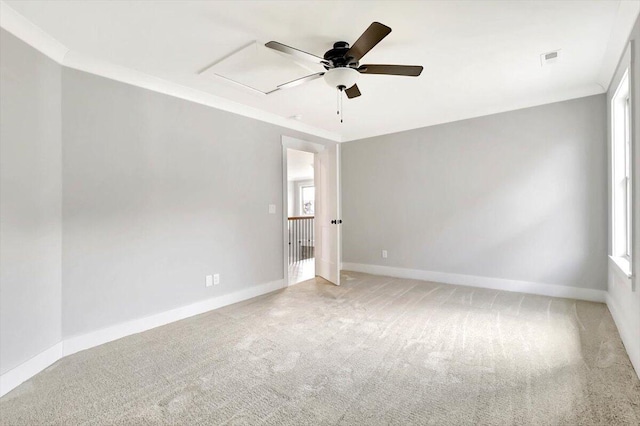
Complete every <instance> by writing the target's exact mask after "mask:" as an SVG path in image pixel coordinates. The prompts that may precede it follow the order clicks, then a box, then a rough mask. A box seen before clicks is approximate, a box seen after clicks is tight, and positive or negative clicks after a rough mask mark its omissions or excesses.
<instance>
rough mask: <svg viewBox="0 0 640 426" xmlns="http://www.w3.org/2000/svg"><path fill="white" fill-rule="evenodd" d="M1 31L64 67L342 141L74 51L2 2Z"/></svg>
mask: <svg viewBox="0 0 640 426" xmlns="http://www.w3.org/2000/svg"><path fill="white" fill-rule="evenodd" d="M0 27H2V28H3V29H5V30H6V31H8V32H10V33H11V34H13V35H14V36H16V37H18V38H19V39H21V40H22V41H24V42H25V43H27V44H28V45H30V46H31V47H33V48H35V49H37V50H39V51H40V52H42V53H43V54H45V55H47V56H48V57H50V58H51V59H53V60H54V61H56V62H58V63H59V64H60V65H62V66H64V67H67V68H72V69H75V70H79V71H84V72H88V73H90V74H94V75H98V76H101V77H105V78H109V79H111V80H116V81H119V82H122V83H126V84H131V85H133V86H136V87H141V88H143V89H147V90H152V91H154V92H158V93H162V94H165V95H169V96H173V97H176V98H180V99H184V100H187V101H191V102H195V103H198V104H202V105H206V106H210V107H212V108H216V109H220V110H223V111H228V112H231V113H234V114H238V115H242V116H245V117H249V118H253V119H256V120H259V121H264V122H266V123H271V124H275V125H276V126H281V127H285V128H288V129H292V130H296V131H299V132H303V133H307V134H310V135H314V136H318V137H321V138H325V139H329V140H331V141H334V142H340V141H341V137H340V135H338V134H336V133H333V132H329V131H327V130H323V129H320V128H317V127H314V126H311V125H309V124H306V123H302V122H300V121H297V120H292V119H290V118H285V117H281V116H279V115H277V114H274V113H271V112H267V111H264V110H261V109H258V108H254V107H250V106H247V105H244V104H241V103H239V102H234V101H231V100H229V99H226V98H222V97H220V96H216V95H214V94H212V93H208V92H204V91H201V90H197V89H193V88H190V87H186V86H183V85H181V84H177V83H173V82H171V81H168V80H164V79H162V78H159V77H155V76H152V75H149V74H146V73H143V72H140V71H135V70H133V69H130V68H126V67H122V66H119V65H115V64H112V63H110V62H107V61H103V60H100V59H97V58H93V57H91V56H89V55H85V54H82V53H80V52H76V51H72V50H70V49H69V48H68V47H66V46H65V45H63V44H62V43H60V42H59V41H58V40H56V39H54V38H53V37H51V36H50V35H49V34H47V33H46V32H45V31H43V30H42V29H41V28H40V27H38V26H37V25H35V24H34V23H32V22H31V21H29V20H28V19H27V18H25V17H24V16H22V15H20V14H19V13H18V12H16V11H15V10H14V9H12V8H11V6H9V5H7V4H6V3H5V2H3V1H0Z"/></svg>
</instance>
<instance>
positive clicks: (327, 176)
mask: <svg viewBox="0 0 640 426" xmlns="http://www.w3.org/2000/svg"><path fill="white" fill-rule="evenodd" d="M314 169H315V180H316V188H317V190H316V206H315V210H316V211H315V222H316V225H315V227H316V232H315V234H316V235H315V240H316V241H315V245H316V248H315V250H316V251H315V257H316V275H318V276H320V277H322V278H324V279H326V280H328V281H330V282H332V283H334V284H336V285H340V227H341V225H340V224H341V223H342V220H341V219H340V144H335V145H332V146H327V147H326V149H324V150H323V151H321V152H319V153H317V154H316V156H315V167H314Z"/></svg>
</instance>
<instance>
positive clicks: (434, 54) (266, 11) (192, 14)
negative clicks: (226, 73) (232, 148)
mask: <svg viewBox="0 0 640 426" xmlns="http://www.w3.org/2000/svg"><path fill="white" fill-rule="evenodd" d="M6 3H7V4H8V5H9V6H10V7H11V8H13V9H14V10H15V11H17V12H18V13H19V14H20V15H22V16H23V17H25V18H26V19H28V20H29V21H31V22H32V23H33V24H35V25H36V26H37V27H39V28H40V29H42V30H43V31H44V32H46V33H47V34H48V35H50V36H51V37H53V38H54V39H56V40H57V41H58V42H60V43H62V44H63V45H64V46H65V47H66V48H68V49H70V50H71V51H72V52H73V53H74V54H76V55H85V56H87V57H92V58H96V59H98V60H100V61H102V63H103V64H113V65H117V66H120V67H125V68H128V69H131V70H135V71H138V72H142V73H145V74H148V75H150V76H154V77H159V78H160V79H163V80H166V81H169V82H172V83H176V84H177V85H180V86H184V87H186V88H189V89H196V90H197V91H200V92H206V93H208V94H211V95H215V96H217V97H220V98H225V99H228V100H230V101H233V103H234V104H235V105H237V104H240V105H242V106H243V107H245V106H248V107H252V108H254V109H256V110H260V111H261V112H264V113H266V114H270V115H271V116H279V117H281V118H282V120H284V119H286V118H288V117H292V116H296V115H299V116H301V118H300V119H299V121H301V122H302V123H303V124H306V125H308V126H312V127H313V128H315V129H317V130H318V132H317V134H327V133H328V132H330V133H333V134H337V135H339V136H338V137H337V139H339V140H342V141H348V140H353V139H359V138H362V137H369V136H374V135H379V134H385V133H391V132H396V131H402V130H407V129H411V128H417V127H423V126H428V125H433V124H437V123H444V122H449V121H454V120H459V119H464V118H469V117H475V116H480V115H486V114H491V113H495V112H500V111H507V110H512V109H517V108H523V107H527V106H533V105H539V104H543V103H548V102H555V101H560V100H565V99H571V98H575V97H580V96H586V95H590V94H595V93H602V92H604V91H605V89H606V86H607V85H608V83H609V80H610V78H611V75H612V73H613V71H614V68H615V65H616V62H617V59H618V58H619V56H620V54H621V52H622V50H623V48H624V45H625V41H626V39H627V36H628V35H629V32H630V30H631V28H632V26H633V23H634V21H635V18H636V16H637V15H638V11H639V10H640V1H637V0H636V1H628V2H624V1H622V2H621V1H617V0H612V1H608V0H604V1H508V2H507V1H475V2H470V1H467V2H461V1H428V2H427V1H424V2H418V1H409V2H401V1H376V2H359V1H341V2H329V1H311V2H308V1H255V2H251V1H228V2H227V1H97V0H92V1H24V0H20V1H17V0H7V1H6ZM373 21H379V22H382V23H383V24H386V25H388V26H390V27H391V28H392V29H393V32H392V33H391V34H390V35H389V36H388V37H387V38H386V39H384V40H383V41H382V42H381V43H380V44H379V45H378V46H376V47H375V48H374V49H373V50H372V51H371V52H370V53H369V54H367V55H366V56H365V58H364V59H363V60H362V61H361V62H362V63H397V64H408V65H423V66H424V67H425V69H424V71H423V73H422V76H420V77H418V78H410V77H393V76H376V75H363V76H362V77H361V79H360V81H359V82H358V86H359V87H360V90H361V92H362V96H361V97H359V98H357V99H352V100H345V101H344V118H345V122H344V123H343V124H340V122H339V120H338V119H337V117H336V93H335V91H334V90H333V89H331V88H330V87H329V86H327V85H326V84H325V83H324V81H323V80H322V79H320V80H315V81H312V82H310V83H308V84H305V85H302V86H298V87H295V88H292V89H288V90H286V91H279V92H275V93H273V94H270V95H261V94H259V93H255V92H253V91H250V90H247V89H244V88H242V87H240V86H238V85H236V84H233V83H230V82H228V81H225V80H224V79H221V78H215V77H211V76H204V75H200V74H199V72H201V71H202V70H204V69H205V68H207V67H208V66H210V65H211V64H213V63H215V62H217V61H220V60H221V59H223V58H225V57H227V56H228V55H230V54H232V53H233V52H236V51H238V50H239V49H241V48H243V47H246V46H248V45H249V44H250V43H251V42H252V41H258V42H260V43H264V42H267V41H269V40H276V41H279V42H282V43H285V44H288V45H290V46H294V47H297V48H299V49H303V50H306V51H308V52H312V53H314V54H317V55H320V56H322V54H323V53H324V52H325V51H326V50H328V49H329V48H331V46H332V43H333V42H334V41H338V40H345V41H348V42H351V43H353V42H354V41H355V40H356V39H357V38H358V36H359V35H360V34H361V33H362V32H363V31H364V30H365V29H366V28H367V26H368V25H369V24H370V23H371V22H373ZM555 49H562V50H561V59H560V62H559V63H558V64H556V65H553V66H551V67H541V66H540V54H541V53H544V52H548V51H552V50H555ZM283 60H286V59H283ZM65 62H66V60H65ZM65 62H63V63H65ZM313 67H314V66H313V65H310V68H311V69H313ZM283 82H284V81H283ZM290 121H297V122H298V123H296V124H300V123H299V121H298V120H290ZM293 127H295V125H294V126H293Z"/></svg>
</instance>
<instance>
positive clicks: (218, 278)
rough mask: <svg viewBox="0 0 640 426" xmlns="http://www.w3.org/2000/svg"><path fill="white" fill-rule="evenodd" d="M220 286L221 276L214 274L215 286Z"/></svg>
mask: <svg viewBox="0 0 640 426" xmlns="http://www.w3.org/2000/svg"><path fill="white" fill-rule="evenodd" d="M218 284H220V274H213V285H218Z"/></svg>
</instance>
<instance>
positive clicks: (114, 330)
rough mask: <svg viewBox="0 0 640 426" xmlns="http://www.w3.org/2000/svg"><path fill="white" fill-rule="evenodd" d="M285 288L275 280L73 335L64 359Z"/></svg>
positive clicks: (65, 344)
mask: <svg viewBox="0 0 640 426" xmlns="http://www.w3.org/2000/svg"><path fill="white" fill-rule="evenodd" d="M283 287H284V280H276V281H271V282H268V283H265V284H260V285H257V286H253V287H249V288H247V289H244V290H240V291H236V292H234V293H230V294H225V295H222V296H217V297H213V298H211V299H207V300H203V301H201V302H196V303H193V304H191V305H187V306H182V307H180V308H175V309H172V310H170V311H165V312H161V313H159V314H155V315H150V316H148V317H144V318H138V319H135V320H132V321H128V322H125V323H121V324H117V325H113V326H111V327H107V328H103V329H100V330H96V331H92V332H89V333H86V334H81V335H79V336H73V337H70V338H67V339H65V340H64V350H63V353H64V356H67V355H71V354H74V353H76V352H79V351H82V350H84V349H89V348H92V347H94V346H98V345H102V344H104V343H108V342H111V341H113V340H117V339H120V338H122V337H125V336H130V335H132V334H136V333H141V332H143V331H147V330H151V329H152V328H156V327H160V326H162V325H165V324H169V323H172V322H175V321H180V320H182V319H185V318H189V317H192V316H194V315H199V314H202V313H205V312H209V311H212V310H214V309H218V308H221V307H223V306H227V305H231V304H234V303H238V302H242V301H243V300H247V299H251V298H253V297H257V296H261V295H263V294H267V293H270V292H272V291H276V290H280V289H281V288H283Z"/></svg>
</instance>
